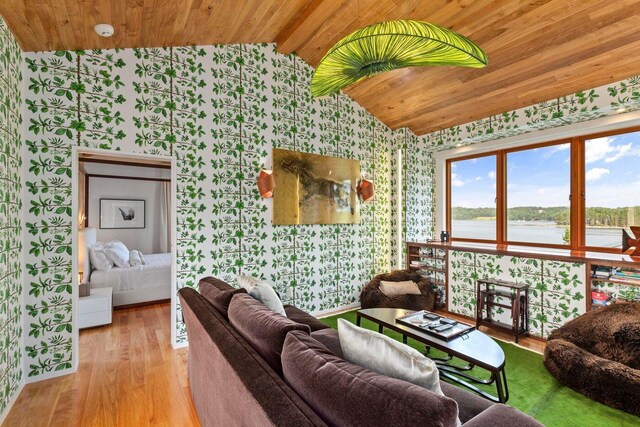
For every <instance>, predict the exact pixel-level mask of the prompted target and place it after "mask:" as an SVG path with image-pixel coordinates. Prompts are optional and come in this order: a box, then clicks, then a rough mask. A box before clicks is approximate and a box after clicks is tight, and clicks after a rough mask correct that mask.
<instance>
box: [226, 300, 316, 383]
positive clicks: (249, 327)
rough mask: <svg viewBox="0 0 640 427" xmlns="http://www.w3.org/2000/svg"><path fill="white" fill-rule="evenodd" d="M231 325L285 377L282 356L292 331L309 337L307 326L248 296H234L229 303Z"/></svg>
mask: <svg viewBox="0 0 640 427" xmlns="http://www.w3.org/2000/svg"><path fill="white" fill-rule="evenodd" d="M229 323H230V324H231V326H233V328H234V329H235V330H236V331H237V332H238V333H239V334H240V335H241V336H242V337H243V338H244V339H245V340H246V341H247V342H248V343H249V345H251V347H253V348H254V349H255V350H256V352H258V354H259V355H260V356H262V358H263V359H264V360H265V361H266V362H267V363H268V364H269V366H271V367H272V368H273V370H274V371H276V372H277V373H278V374H280V375H282V362H281V361H280V354H281V353H282V346H283V344H284V339H285V337H286V336H287V333H288V332H289V331H301V332H302V333H305V334H307V335H309V333H310V332H311V330H310V329H309V327H308V326H307V325H302V324H300V323H297V322H294V321H293V320H290V319H287V318H286V317H284V316H281V315H280V314H278V313H275V312H274V311H273V310H271V309H269V308H267V306H265V305H264V304H262V303H261V302H259V301H257V300H255V299H253V298H252V297H250V296H249V295H247V294H242V293H240V294H235V295H234V296H233V298H231V303H230V304H229Z"/></svg>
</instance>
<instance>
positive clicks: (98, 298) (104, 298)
mask: <svg viewBox="0 0 640 427" xmlns="http://www.w3.org/2000/svg"><path fill="white" fill-rule="evenodd" d="M112 297H113V288H93V289H91V295H89V296H86V297H80V298H78V327H79V328H80V329H84V328H91V327H94V326H100V325H109V324H110V323H111V313H112V311H113V302H112Z"/></svg>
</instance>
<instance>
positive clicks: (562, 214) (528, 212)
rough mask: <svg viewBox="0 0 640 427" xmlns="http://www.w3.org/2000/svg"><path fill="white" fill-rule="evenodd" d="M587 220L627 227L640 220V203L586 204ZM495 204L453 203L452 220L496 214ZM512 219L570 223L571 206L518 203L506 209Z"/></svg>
mask: <svg viewBox="0 0 640 427" xmlns="http://www.w3.org/2000/svg"><path fill="white" fill-rule="evenodd" d="M585 214H586V215H585V222H586V225H587V226H591V227H598V226H599V227H628V226H629V225H635V224H638V222H639V221H640V206H630V207H623V208H598V207H594V208H586V209H585ZM495 216H496V210H495V208H463V207H458V206H456V207H453V208H452V209H451V219H453V220H480V219H489V218H495ZM507 218H508V219H509V221H548V222H555V223H556V224H557V225H569V220H570V214H569V208H568V207H565V206H554V207H540V206H519V207H515V208H509V209H507Z"/></svg>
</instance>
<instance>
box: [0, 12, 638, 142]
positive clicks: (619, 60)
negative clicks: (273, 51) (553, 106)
mask: <svg viewBox="0 0 640 427" xmlns="http://www.w3.org/2000/svg"><path fill="white" fill-rule="evenodd" d="M0 15H2V16H3V17H4V18H5V20H6V21H7V23H8V25H9V27H10V29H11V30H12V32H13V33H14V34H15V35H16V38H17V39H18V41H19V43H20V44H21V46H22V48H23V49H24V50H25V51H36V50H65V49H94V48H111V47H155V46H181V45H182V46H183V45H194V44H196V45H202V44H216V43H256V42H269V43H271V42H276V43H277V49H278V50H279V51H280V52H282V53H290V52H296V53H297V54H298V55H299V56H300V57H302V58H303V59H304V60H306V61H307V62H308V63H309V64H311V65H312V66H316V65H317V64H318V63H319V61H320V59H321V58H322V56H323V55H324V54H325V53H326V52H327V50H328V49H329V48H330V47H331V46H333V44H335V43H336V42H337V41H339V40H340V39H341V38H343V37H344V36H346V35H347V34H349V33H351V32H352V31H354V30H355V29H357V28H359V27H362V26H365V25H367V24H371V23H375V22H379V21H384V20H391V19H406V18H411V19H419V20H424V21H428V22H431V23H434V24H438V25H441V26H443V27H447V28H450V29H452V30H454V31H458V32H460V33H462V34H464V35H465V36H467V37H469V38H471V39H472V40H473V41H475V42H476V43H478V44H479V45H480V46H481V47H482V48H483V49H484V50H485V51H486V52H487V53H488V55H489V61H490V64H489V66H488V67H487V68H484V69H466V68H454V67H422V68H407V69H401V70H396V71H393V72H388V73H384V74H381V75H378V76H375V77H373V78H370V79H368V80H365V81H362V82H360V83H358V84H356V85H353V86H352V87H349V88H347V89H346V90H345V92H346V93H347V94H348V95H350V96H351V97H353V98H354V99H355V100H356V101H357V102H358V103H359V104H360V105H362V106H363V107H365V108H366V109H367V110H369V111H370V112H371V113H373V114H374V115H375V116H376V117H378V118H379V119H380V120H382V121H383V122H384V123H385V124H387V125H388V126H390V127H391V128H393V129H396V128H399V127H403V126H407V127H409V128H410V129H411V130H413V131H414V132H415V133H417V134H419V135H420V134H424V133H428V132H431V131H435V130H439V129H443V128H447V127H450V126H453V125H458V124H463V123H466V122H469V121H472V120H476V119H479V118H483V117H487V116H490V115H493V114H498V113H501V112H505V111H509V110H513V109H517V108H520V107H523V106H527V105H531V104H533V103H536V102H541V101H546V100H550V99H553V98H556V97H559V96H562V95H566V94H570V93H574V92H577V91H580V90H585V89H588V88H593V87H596V86H600V85H603V84H607V83H611V82H614V81H618V80H621V79H624V78H628V77H631V76H634V75H637V74H640V30H638V29H639V28H640V0H633V1H632V0H528V1H524V0H280V1H278V0H248V1H240V0H1V1H0ZM103 22H104V23H110V24H112V25H113V26H114V27H115V29H116V33H115V35H114V37H112V38H110V39H104V38H100V37H98V36H97V35H96V34H95V33H94V32H93V26H94V25H95V24H97V23H103Z"/></svg>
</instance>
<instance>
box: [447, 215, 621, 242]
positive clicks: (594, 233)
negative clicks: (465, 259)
mask: <svg viewBox="0 0 640 427" xmlns="http://www.w3.org/2000/svg"><path fill="white" fill-rule="evenodd" d="M451 228H452V230H451V231H452V235H454V236H457V237H465V236H468V237H473V238H474V239H487V240H493V239H495V238H496V223H495V221H491V220H480V221H479V220H475V221H474V220H452V221H451ZM566 229H567V228H566V226H564V225H557V224H556V223H555V222H553V221H508V222H507V238H508V239H509V240H511V241H519V242H533V243H550V244H559V245H562V244H565V242H564V241H563V237H565V232H566ZM621 230H622V229H621V228H620V227H587V241H588V242H589V244H590V245H592V246H598V247H604V248H616V247H620V245H621V242H622V231H621Z"/></svg>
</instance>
